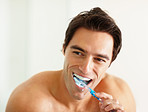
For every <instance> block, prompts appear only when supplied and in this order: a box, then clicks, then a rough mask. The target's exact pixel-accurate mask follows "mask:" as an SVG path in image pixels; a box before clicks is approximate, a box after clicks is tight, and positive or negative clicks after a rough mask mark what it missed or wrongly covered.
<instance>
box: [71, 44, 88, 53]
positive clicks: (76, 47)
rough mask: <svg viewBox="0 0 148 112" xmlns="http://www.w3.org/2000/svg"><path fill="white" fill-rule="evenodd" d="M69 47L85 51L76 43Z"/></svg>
mask: <svg viewBox="0 0 148 112" xmlns="http://www.w3.org/2000/svg"><path fill="white" fill-rule="evenodd" d="M70 48H72V49H77V50H80V51H82V52H86V51H85V50H84V49H82V48H81V47H79V46H77V45H73V46H71V47H70Z"/></svg>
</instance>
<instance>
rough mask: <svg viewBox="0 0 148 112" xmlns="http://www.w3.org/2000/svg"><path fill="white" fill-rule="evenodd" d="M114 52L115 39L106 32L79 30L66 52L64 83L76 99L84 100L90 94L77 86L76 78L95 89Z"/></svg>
mask: <svg viewBox="0 0 148 112" xmlns="http://www.w3.org/2000/svg"><path fill="white" fill-rule="evenodd" d="M112 52H113V38H112V36H111V35H109V34H108V33H105V32H98V31H91V30H87V29H85V28H79V29H78V30H77V31H76V32H75V34H74V36H73V38H72V40H71V41H70V43H69V44H68V46H67V48H66V50H65V53H64V55H65V62H64V70H63V74H64V81H65V85H66V87H67V90H68V92H69V93H70V95H71V96H72V97H73V98H74V99H78V100H80V99H83V98H84V96H85V95H86V93H87V92H88V91H87V89H86V88H84V87H82V86H80V85H77V84H76V82H75V80H74V77H76V78H78V79H80V80H82V81H84V82H85V83H86V84H87V85H88V86H89V87H91V88H92V89H94V88H95V87H96V86H97V85H98V83H99V82H100V80H101V79H102V77H103V75H104V74H105V71H106V70H107V68H108V67H109V65H110V63H111V59H112Z"/></svg>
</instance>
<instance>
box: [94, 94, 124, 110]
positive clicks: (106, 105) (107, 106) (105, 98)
mask: <svg viewBox="0 0 148 112" xmlns="http://www.w3.org/2000/svg"><path fill="white" fill-rule="evenodd" d="M95 95H96V96H97V97H99V98H101V99H102V102H99V106H100V111H101V112H125V111H124V108H123V106H122V105H120V104H119V102H118V100H115V99H113V97H112V96H111V95H109V94H106V93H103V92H101V93H96V94H95Z"/></svg>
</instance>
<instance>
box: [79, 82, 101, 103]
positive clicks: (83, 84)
mask: <svg viewBox="0 0 148 112" xmlns="http://www.w3.org/2000/svg"><path fill="white" fill-rule="evenodd" d="M79 83H80V84H81V86H84V87H86V88H87V89H88V91H89V92H90V94H91V95H92V96H93V97H95V98H97V99H98V100H99V101H100V102H101V103H102V100H101V98H99V97H97V96H96V95H95V93H96V92H95V91H94V90H92V89H91V88H90V87H88V86H87V85H86V84H85V83H84V82H82V81H80V80H79Z"/></svg>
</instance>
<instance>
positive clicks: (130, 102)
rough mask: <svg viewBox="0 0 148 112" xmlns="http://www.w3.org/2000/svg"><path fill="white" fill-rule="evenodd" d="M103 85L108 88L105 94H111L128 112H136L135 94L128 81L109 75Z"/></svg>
mask: <svg viewBox="0 0 148 112" xmlns="http://www.w3.org/2000/svg"><path fill="white" fill-rule="evenodd" d="M103 84H105V86H106V90H105V92H107V93H109V94H111V95H112V96H113V97H114V98H115V99H118V100H119V102H120V103H121V104H122V105H123V106H124V107H125V108H126V109H127V112H136V104H135V100H134V97H133V93H132V91H131V89H130V87H129V85H128V84H127V82H126V81H124V80H123V79H121V78H119V77H116V76H113V75H109V74H107V75H106V77H105V78H104V82H103Z"/></svg>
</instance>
